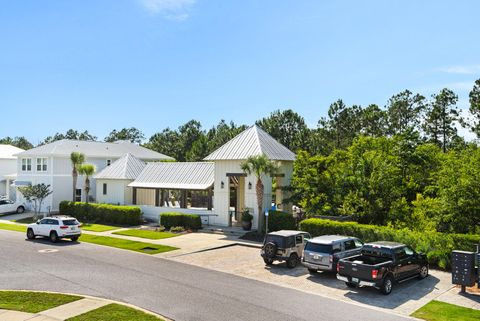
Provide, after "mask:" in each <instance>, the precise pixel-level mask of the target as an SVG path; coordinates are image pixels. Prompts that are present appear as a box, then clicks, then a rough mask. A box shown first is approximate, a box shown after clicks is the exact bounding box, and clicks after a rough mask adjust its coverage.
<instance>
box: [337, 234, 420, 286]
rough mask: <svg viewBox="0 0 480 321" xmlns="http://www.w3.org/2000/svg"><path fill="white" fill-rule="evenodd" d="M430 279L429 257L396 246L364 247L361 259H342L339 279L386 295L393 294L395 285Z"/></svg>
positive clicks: (350, 284)
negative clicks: (371, 288)
mask: <svg viewBox="0 0 480 321" xmlns="http://www.w3.org/2000/svg"><path fill="white" fill-rule="evenodd" d="M427 276H428V261H427V257H426V255H425V254H421V253H417V252H415V251H414V250H413V249H412V248H411V247H409V246H406V245H405V244H401V243H396V242H386V241H382V242H373V243H368V244H365V245H364V246H363V248H362V252H361V254H360V255H355V256H352V257H348V258H344V259H341V260H339V261H338V264H337V279H339V280H341V281H344V282H345V283H346V284H347V286H349V287H356V286H372V287H375V288H377V289H379V290H380V291H381V292H382V293H383V294H390V293H391V292H392V288H393V285H394V283H395V282H403V281H406V280H409V279H411V278H414V277H419V278H420V279H423V278H426V277H427Z"/></svg>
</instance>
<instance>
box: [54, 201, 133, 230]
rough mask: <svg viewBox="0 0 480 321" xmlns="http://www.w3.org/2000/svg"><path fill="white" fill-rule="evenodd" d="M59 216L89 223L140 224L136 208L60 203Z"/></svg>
mask: <svg viewBox="0 0 480 321" xmlns="http://www.w3.org/2000/svg"><path fill="white" fill-rule="evenodd" d="M60 214H61V215H69V216H73V217H75V218H76V219H78V220H79V221H83V222H89V223H99V224H113V225H125V226H127V225H130V226H131V225H139V224H141V223H142V211H141V210H140V208H138V207H136V206H118V205H108V204H95V203H88V204H87V203H84V202H69V201H63V202H60Z"/></svg>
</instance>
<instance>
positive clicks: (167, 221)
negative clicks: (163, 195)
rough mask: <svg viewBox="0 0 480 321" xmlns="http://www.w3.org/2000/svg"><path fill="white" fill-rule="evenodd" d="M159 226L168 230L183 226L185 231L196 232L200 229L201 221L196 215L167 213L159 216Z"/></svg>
mask: <svg viewBox="0 0 480 321" xmlns="http://www.w3.org/2000/svg"><path fill="white" fill-rule="evenodd" d="M160 225H163V226H165V228H167V229H170V228H172V227H175V226H183V227H184V228H186V229H193V230H198V229H200V228H202V220H201V218H200V215H197V214H184V213H177V212H168V213H162V214H160Z"/></svg>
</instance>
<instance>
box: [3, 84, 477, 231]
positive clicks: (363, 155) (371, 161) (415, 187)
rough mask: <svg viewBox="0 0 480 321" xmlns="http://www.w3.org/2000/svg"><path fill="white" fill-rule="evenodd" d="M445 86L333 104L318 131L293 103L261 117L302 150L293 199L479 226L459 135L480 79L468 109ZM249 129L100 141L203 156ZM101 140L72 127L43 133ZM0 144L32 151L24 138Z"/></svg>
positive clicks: (413, 223) (193, 124)
mask: <svg viewBox="0 0 480 321" xmlns="http://www.w3.org/2000/svg"><path fill="white" fill-rule="evenodd" d="M457 103H458V96H457V95H456V94H455V93H454V92H453V91H452V90H450V89H447V88H444V89H442V90H441V91H439V92H438V93H435V94H433V95H431V96H430V97H429V98H428V99H427V98H426V97H425V96H423V95H421V94H418V93H413V92H411V91H409V90H404V91H402V92H400V93H398V94H395V95H393V96H392V97H391V98H390V99H389V100H388V101H387V103H386V104H385V106H383V107H380V106H378V105H375V104H371V105H368V106H366V107H363V106H360V105H351V106H347V105H346V104H345V103H344V102H343V101H342V100H341V99H339V100H337V101H335V102H333V103H332V104H331V105H330V107H329V108H328V112H327V115H326V116H325V117H322V118H321V119H320V120H319V121H318V123H317V126H316V128H309V127H308V126H307V124H306V122H305V119H304V118H303V117H302V116H301V115H299V114H298V113H296V112H295V111H293V110H291V109H287V110H276V111H274V112H272V113H271V114H270V115H269V116H267V117H264V118H262V119H259V120H258V121H256V124H257V125H259V126H260V127H262V128H263V129H264V130H265V131H267V132H268V133H269V134H270V135H272V136H273V137H274V138H275V139H277V140H278V141H279V142H281V143H282V144H283V145H285V146H286V147H288V148H289V149H291V150H292V151H294V152H296V153H297V155H298V156H297V161H296V162H295V166H294V176H293V181H292V187H291V192H292V200H293V201H294V202H295V203H297V204H299V205H301V206H302V208H304V209H305V210H306V212H307V214H308V215H318V214H323V215H352V216H353V217H355V218H356V219H357V220H358V221H361V222H364V223H374V224H383V225H391V226H395V227H408V228H411V229H421V230H425V229H427V230H440V231H449V232H479V229H480V228H479V224H480V166H478V164H480V150H479V148H478V145H477V142H478V140H476V141H473V142H466V141H465V139H464V138H463V137H461V136H459V135H458V128H459V127H464V128H467V129H468V130H470V131H471V132H473V133H474V134H475V135H476V137H477V139H478V138H480V79H479V80H477V81H475V82H474V83H473V84H472V90H471V91H470V94H469V103H470V105H469V116H468V117H465V115H462V113H461V112H460V110H459V108H458V106H457ZM246 127H247V126H245V125H240V124H235V123H234V122H229V123H228V122H226V121H224V120H221V121H220V122H219V123H218V124H217V125H215V126H213V127H212V128H210V129H208V130H205V129H203V128H202V126H201V123H200V122H199V121H197V120H190V121H188V122H187V123H185V124H183V125H181V126H179V127H178V128H177V129H171V128H166V129H163V130H162V131H160V132H158V133H156V134H154V135H152V136H151V137H150V138H149V139H148V140H146V138H145V135H144V134H143V133H142V132H141V131H140V130H139V129H137V128H124V129H121V130H113V131H112V132H111V133H110V134H109V135H108V136H107V137H105V138H104V141H110V142H111V141H116V140H130V141H132V142H135V143H141V144H142V145H143V146H145V147H148V148H150V149H152V150H156V151H158V152H161V153H163V154H166V155H169V156H171V157H174V158H175V159H176V160H177V161H198V160H202V159H203V158H204V157H205V156H207V155H208V154H209V153H211V152H212V151H214V150H215V149H217V148H218V147H220V146H221V145H223V144H224V143H226V142H227V141H229V140H230V139H232V138H233V137H234V136H236V135H237V134H238V133H240V132H241V131H243V130H244V129H245V128H246ZM64 138H67V139H81V140H82V139H83V140H97V137H95V136H94V135H92V134H90V133H89V132H88V131H83V132H78V131H76V130H73V129H71V130H69V131H67V132H66V133H64V134H62V133H56V134H55V135H53V136H49V137H47V138H45V139H44V140H43V141H42V142H41V144H46V143H49V142H52V141H55V140H58V139H64ZM0 143H7V144H12V145H16V146H18V147H21V148H24V149H28V148H31V147H32V144H30V143H29V142H28V141H27V140H26V139H25V138H24V137H16V138H10V137H6V138H4V139H2V140H0Z"/></svg>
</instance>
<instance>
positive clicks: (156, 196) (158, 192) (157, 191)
mask: <svg viewBox="0 0 480 321" xmlns="http://www.w3.org/2000/svg"><path fill="white" fill-rule="evenodd" d="M155 206H156V207H159V206H160V189H158V188H156V189H155Z"/></svg>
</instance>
